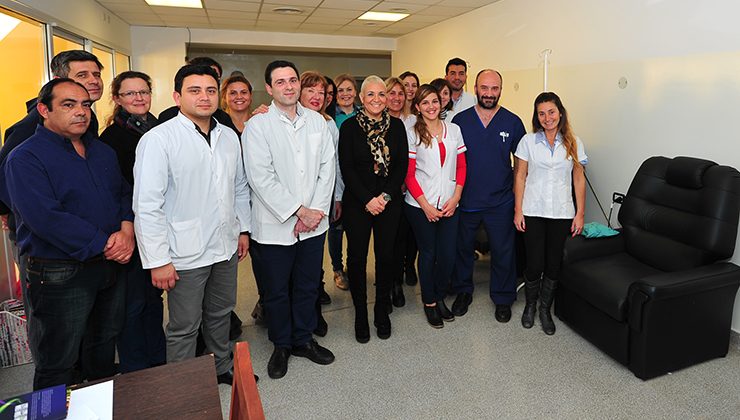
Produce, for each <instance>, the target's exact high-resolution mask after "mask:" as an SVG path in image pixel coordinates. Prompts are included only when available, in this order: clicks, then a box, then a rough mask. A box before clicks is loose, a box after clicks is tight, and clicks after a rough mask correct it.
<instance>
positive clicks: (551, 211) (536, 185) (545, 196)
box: [514, 92, 588, 335]
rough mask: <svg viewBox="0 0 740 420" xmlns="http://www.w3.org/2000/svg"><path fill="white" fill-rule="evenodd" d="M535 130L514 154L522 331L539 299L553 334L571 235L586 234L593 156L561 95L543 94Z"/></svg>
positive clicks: (537, 102)
mask: <svg viewBox="0 0 740 420" xmlns="http://www.w3.org/2000/svg"><path fill="white" fill-rule="evenodd" d="M532 129H533V131H534V132H533V133H531V134H527V135H525V136H524V137H522V139H521V141H520V142H519V145H518V146H517V149H516V153H515V154H514V156H515V157H516V161H515V163H514V166H515V168H514V200H515V201H514V226H515V227H516V229H517V230H519V231H520V232H524V246H525V250H526V255H527V267H526V269H525V270H524V285H525V289H524V290H525V297H526V306H525V308H524V313H523V314H522V326H523V327H524V328H532V326H533V325H534V315H535V312H536V311H537V298H538V295H539V300H540V307H539V310H540V323H541V324H542V330H543V331H544V332H545V334H547V335H552V334H555V323H554V322H553V320H552V316H551V315H550V307H551V306H552V300H553V297H554V294H555V288H556V287H557V283H558V275H559V273H560V262H561V261H562V259H563V246H564V243H565V239H566V237H567V236H568V234H570V235H571V236H575V235H578V234H580V233H581V231H582V230H583V215H584V211H585V204H586V203H585V202H586V177H585V173H584V170H583V166H584V165H585V164H586V163H587V162H588V157H587V156H586V152H585V150H584V148H583V143H582V142H581V139H579V138H578V137H576V135H575V134H573V129H572V128H571V127H570V123H569V122H568V112H567V111H566V110H565V107H564V106H563V103H562V101H561V100H560V97H558V95H556V94H555V93H553V92H543V93H541V94H539V95H538V96H537V98H536V99H535V101H534V113H533V115H532ZM571 185H572V187H571ZM574 193H575V194H574ZM574 195H575V201H576V202H575V206H574V205H573V196H574Z"/></svg>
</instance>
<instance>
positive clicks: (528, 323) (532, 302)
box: [522, 276, 540, 328]
mask: <svg viewBox="0 0 740 420" xmlns="http://www.w3.org/2000/svg"><path fill="white" fill-rule="evenodd" d="M539 294H540V279H539V277H538V278H537V279H536V280H532V281H530V280H529V279H528V278H527V276H524V297H525V299H526V301H527V304H526V305H525V306H524V313H522V327H524V328H532V326H533V325H534V315H535V313H536V312H537V296H539Z"/></svg>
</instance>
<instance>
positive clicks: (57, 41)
mask: <svg viewBox="0 0 740 420" xmlns="http://www.w3.org/2000/svg"><path fill="white" fill-rule="evenodd" d="M52 43H53V44H54V45H53V46H54V48H53V50H54V55H57V54H59V53H60V52H64V51H70V50H84V49H85V48H84V46H83V45H82V41H81V40H73V39H71V37H65V36H61V35H59V34H54V36H53V38H52Z"/></svg>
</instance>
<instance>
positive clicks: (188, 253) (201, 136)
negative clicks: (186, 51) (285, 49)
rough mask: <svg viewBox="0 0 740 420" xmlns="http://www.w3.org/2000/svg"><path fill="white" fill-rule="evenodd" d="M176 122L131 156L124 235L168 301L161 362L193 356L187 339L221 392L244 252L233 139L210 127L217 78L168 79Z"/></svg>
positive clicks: (192, 72) (207, 73)
mask: <svg viewBox="0 0 740 420" xmlns="http://www.w3.org/2000/svg"><path fill="white" fill-rule="evenodd" d="M173 97H174V100H175V102H176V103H177V105H178V106H179V107H180V112H179V113H178V115H177V117H175V118H173V119H171V120H169V121H166V122H164V123H162V124H160V125H159V126H157V127H155V128H153V129H151V130H150V131H148V132H147V133H146V134H145V135H144V136H143V137H142V138H141V140H140V142H139V145H138V147H137V148H136V163H135V165H134V179H135V183H134V204H133V207H134V212H135V214H136V218H135V222H134V227H135V230H136V238H137V240H138V244H139V253H140V254H141V261H142V263H143V266H144V268H147V269H151V270H152V283H153V284H154V286H156V287H159V288H160V289H164V290H167V292H168V298H167V301H168V309H169V322H168V324H167V329H166V330H167V361H168V362H174V361H179V360H183V359H187V358H190V357H195V348H196V335H197V333H198V327H199V326H200V325H201V322H202V324H203V338H204V341H205V343H206V346H207V347H208V349H209V350H210V351H212V352H213V354H214V356H215V359H216V373H217V375H218V382H219V383H228V384H231V381H232V375H233V363H232V360H231V357H230V355H231V350H230V345H229V344H230V343H229V314H230V313H231V311H232V310H233V309H234V305H235V304H236V283H237V282H236V279H237V262H238V261H240V260H242V259H243V258H244V257H245V256H246V255H247V251H248V248H249V236H248V232H249V230H250V222H251V215H250V207H249V187H248V186H247V180H246V175H245V173H244V165H243V162H242V154H241V148H240V146H239V138H238V137H237V135H236V133H234V131H233V130H230V129H228V128H226V127H225V126H224V125H222V124H220V123H218V122H217V121H216V120H215V119H214V118H213V113H214V112H215V111H216V109H217V107H218V98H219V95H218V75H217V74H216V72H215V71H214V70H213V69H212V68H211V67H208V66H198V65H186V66H184V67H182V68H181V69H180V70H179V71H178V72H177V75H175V92H174V93H173Z"/></svg>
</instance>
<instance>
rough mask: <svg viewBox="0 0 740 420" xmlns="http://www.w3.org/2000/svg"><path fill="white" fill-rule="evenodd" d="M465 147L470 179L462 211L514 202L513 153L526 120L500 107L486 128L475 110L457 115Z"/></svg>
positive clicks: (466, 181) (461, 202)
mask: <svg viewBox="0 0 740 420" xmlns="http://www.w3.org/2000/svg"><path fill="white" fill-rule="evenodd" d="M452 122H453V123H455V124H457V125H458V126H460V130H461V131H462V135H463V139H465V146H466V147H467V148H468V152H467V153H466V154H465V159H466V162H467V177H466V178H465V189H463V193H462V198H461V199H460V210H462V211H468V212H470V211H482V210H486V209H492V208H496V207H498V206H500V205H504V204H511V203H513V201H514V193H513V190H512V188H513V185H514V172H513V170H512V166H511V165H512V154H513V153H514V151H515V150H516V147H517V144H519V140H520V139H521V138H522V136H524V134H525V133H526V130H525V129H524V124H523V123H522V120H521V119H520V118H519V117H517V116H516V115H515V114H514V113H512V112H511V111H509V110H508V109H506V108H504V107H500V108H499V110H498V111H497V112H496V115H494V116H493V119H492V120H491V122H489V123H488V126H484V125H483V123H482V122H481V120H480V117H478V113H477V112H476V110H475V108H468V109H466V110H465V111H463V112H461V113H459V114H457V115H455V118H453V120H452Z"/></svg>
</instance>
